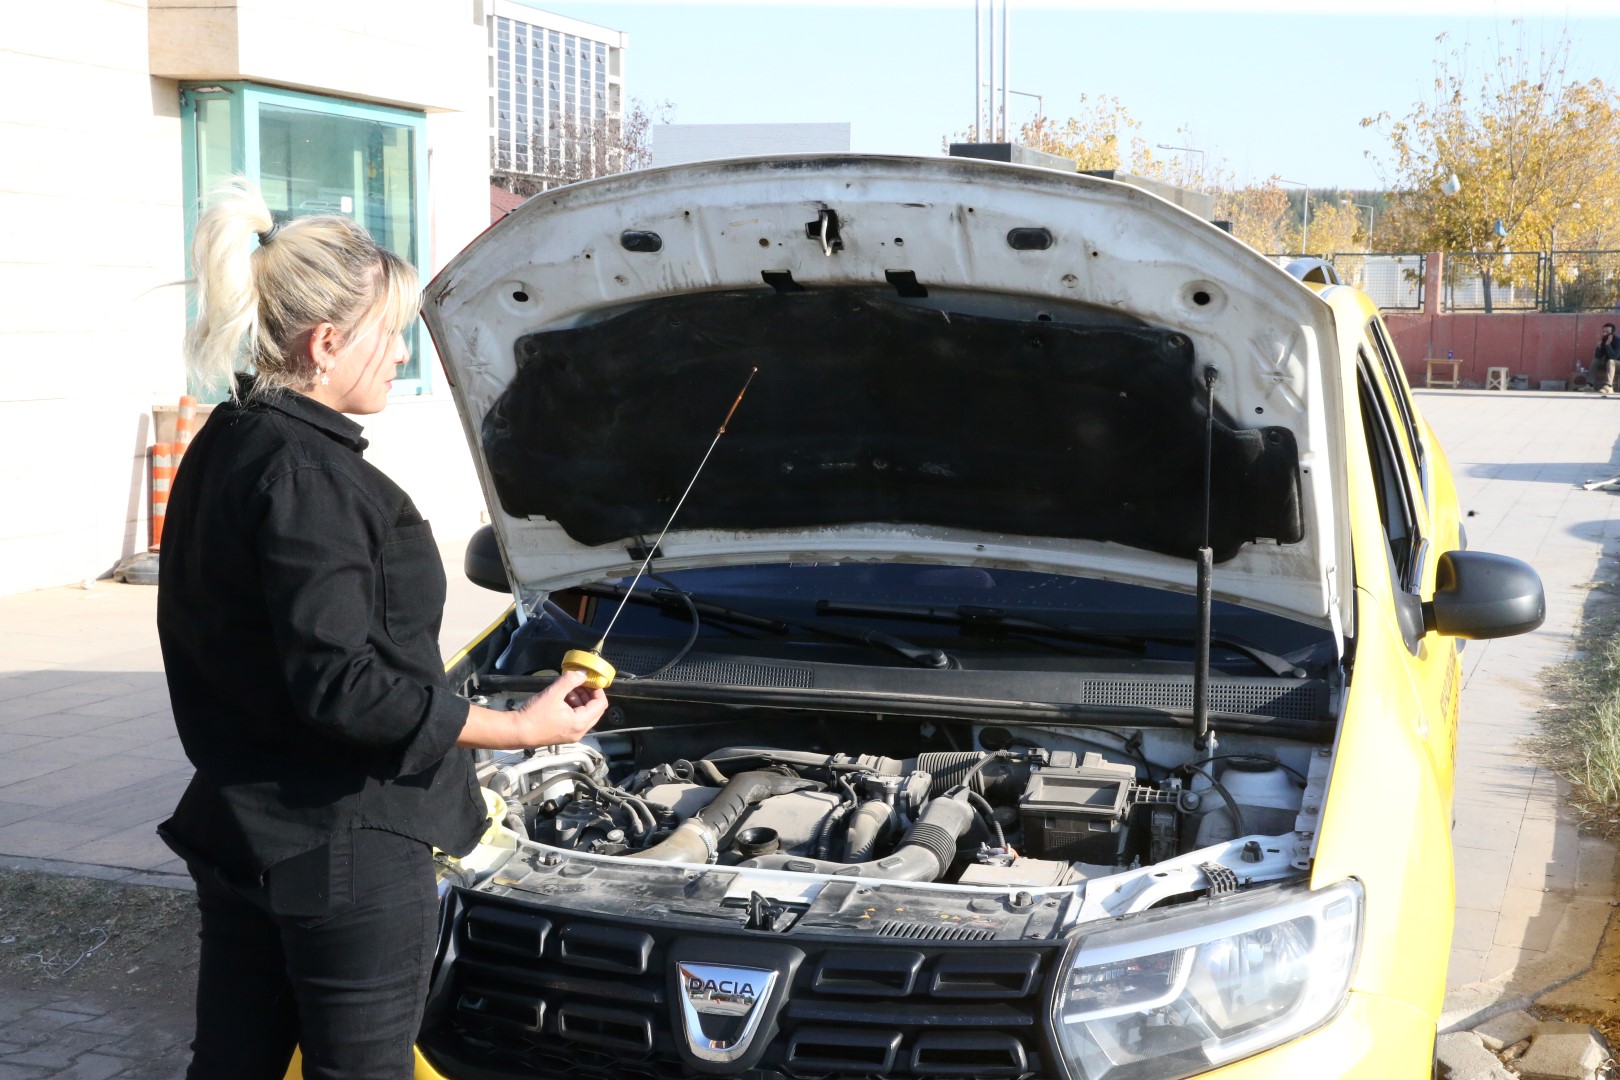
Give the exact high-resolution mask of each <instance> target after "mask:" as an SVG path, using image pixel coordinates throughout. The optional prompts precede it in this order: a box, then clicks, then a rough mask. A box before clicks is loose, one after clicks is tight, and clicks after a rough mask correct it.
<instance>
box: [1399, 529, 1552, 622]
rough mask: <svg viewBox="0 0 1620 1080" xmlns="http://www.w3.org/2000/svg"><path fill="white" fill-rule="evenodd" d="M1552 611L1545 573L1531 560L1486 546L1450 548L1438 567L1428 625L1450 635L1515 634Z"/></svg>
mask: <svg viewBox="0 0 1620 1080" xmlns="http://www.w3.org/2000/svg"><path fill="white" fill-rule="evenodd" d="M1546 617H1547V596H1546V593H1544V592H1543V591H1542V588H1541V577H1540V575H1538V574H1537V573H1536V572H1535V571H1534V570H1533V569H1531V568H1530V565H1529V564H1528V563H1524V562H1520V561H1519V560H1518V559H1511V558H1509V557H1508V556H1506V555H1492V554H1490V553H1489V552H1485V551H1448V552H1446V553H1445V554H1443V555H1441V556H1440V562H1439V564H1438V565H1437V566H1436V567H1435V573H1434V599H1433V600H1430V601H1428V602H1426V603H1425V604H1424V605H1423V629H1424V630H1425V631H1426V632H1432V633H1436V634H1440V635H1442V636H1444V637H1458V638H1469V639H1472V640H1479V639H1483V638H1499V637H1512V636H1513V635H1514V634H1526V633H1529V632H1530V631H1531V630H1534V629H1535V628H1536V627H1538V626H1540V625H1541V623H1542V620H1544V619H1545V618H1546Z"/></svg>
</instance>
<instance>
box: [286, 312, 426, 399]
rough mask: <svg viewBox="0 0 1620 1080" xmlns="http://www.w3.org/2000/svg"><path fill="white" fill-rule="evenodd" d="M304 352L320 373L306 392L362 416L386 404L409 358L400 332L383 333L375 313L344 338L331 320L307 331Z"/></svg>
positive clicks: (381, 324)
mask: <svg viewBox="0 0 1620 1080" xmlns="http://www.w3.org/2000/svg"><path fill="white" fill-rule="evenodd" d="M310 355H311V356H312V357H313V358H314V360H315V363H316V366H317V367H318V368H321V369H322V370H323V371H324V374H325V381H324V382H322V380H321V376H320V375H317V376H316V378H315V385H314V386H313V387H311V388H310V389H309V390H308V391H306V393H308V395H309V396H310V397H312V398H314V399H315V400H316V401H319V402H320V403H321V404H323V405H326V406H328V407H329V408H333V409H336V410H337V411H338V412H342V413H350V414H352V415H354V416H365V415H367V414H370V413H377V412H382V411H383V409H385V408H387V406H388V391H389V390H390V389H391V388H392V387H393V385H394V376H395V375H396V374H398V371H399V365H401V364H403V363H405V361H407V360H409V359H410V351H409V350H408V349H407V348H406V347H405V335H404V333H403V332H396V333H389V331H388V327H386V326H385V325H383V323H382V321H381V320H380V319H377V318H373V317H368V318H366V319H363V320H361V322H360V325H359V326H357V327H356V328H355V330H354V333H353V334H351V335H350V336H349V338H348V339H347V340H343V337H342V334H341V333H340V332H339V331H338V329H337V327H335V326H333V325H332V324H331V323H322V324H321V325H320V326H317V327H316V328H315V329H314V330H313V331H311V341H310Z"/></svg>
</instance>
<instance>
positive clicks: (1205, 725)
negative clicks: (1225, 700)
mask: <svg viewBox="0 0 1620 1080" xmlns="http://www.w3.org/2000/svg"><path fill="white" fill-rule="evenodd" d="M1219 376H1220V372H1218V371H1216V370H1215V368H1214V367H1206V368H1205V369H1204V391H1205V395H1206V397H1205V404H1204V542H1203V544H1202V545H1201V546H1200V547H1199V549H1198V631H1197V633H1198V637H1197V644H1196V645H1195V646H1194V651H1193V723H1194V725H1195V727H1196V728H1197V735H1196V736H1195V738H1194V743H1193V745H1194V746H1196V747H1197V748H1198V749H1199V750H1200V751H1203V750H1207V749H1208V748H1209V745H1210V730H1209V650H1210V643H1211V637H1212V636H1213V635H1212V633H1211V629H1210V608H1211V605H1212V594H1213V591H1214V587H1213V584H1212V582H1211V580H1210V578H1211V577H1212V575H1213V572H1214V569H1215V552H1214V550H1213V549H1211V548H1210V546H1209V519H1210V513H1211V507H1210V502H1211V497H1210V491H1211V476H1212V473H1213V469H1214V457H1215V380H1216V379H1217V378H1219Z"/></svg>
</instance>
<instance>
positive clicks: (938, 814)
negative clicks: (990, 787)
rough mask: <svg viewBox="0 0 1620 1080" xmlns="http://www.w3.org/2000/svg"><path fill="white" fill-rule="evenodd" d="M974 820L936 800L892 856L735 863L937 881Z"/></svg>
mask: <svg viewBox="0 0 1620 1080" xmlns="http://www.w3.org/2000/svg"><path fill="white" fill-rule="evenodd" d="M976 820H977V817H976V815H975V814H974V811H973V807H971V806H969V805H968V803H967V802H966V801H959V800H956V799H935V800H934V801H933V802H931V803H929V804H928V805H927V806H925V807H923V812H922V814H921V815H919V816H918V818H917V821H916V823H915V824H914V825H912V826H911V828H910V829H908V830H906V835H905V836H904V837H902V838H901V840H900V846H899V847H897V848H895V850H894V854H892V855H887V856H885V857H884V858H881V859H874V860H871V861H868V862H861V863H837V862H826V861H823V860H819V859H806V858H803V857H801V856H797V855H780V854H778V855H761V856H759V857H757V858H753V859H745V860H744V861H742V862H740V863H738V864H737V865H738V866H742V867H758V868H760V869H763V870H789V871H793V872H795V873H806V874H832V875H836V876H838V877H866V878H886V879H888V880H891V881H938V880H939V879H940V878H942V877H944V876H945V871H947V870H949V869H950V868H951V863H952V862H953V861H954V860H955V858H956V845H957V843H958V842H959V841H960V840H961V839H962V837H964V836H966V835H967V831H968V829H970V828H972V827H973V822H974V821H976Z"/></svg>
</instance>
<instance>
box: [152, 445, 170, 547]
mask: <svg viewBox="0 0 1620 1080" xmlns="http://www.w3.org/2000/svg"><path fill="white" fill-rule="evenodd" d="M171 450H172V446H171V444H169V443H162V442H160V443H158V444H157V445H156V446H154V447H152V550H153V551H157V550H159V549H160V548H161V547H162V544H163V519H164V517H165V516H166V515H167V514H168V512H169V485H170V484H172V483H173V482H174V459H173V458H172V457H171V456H170V454H171Z"/></svg>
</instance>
